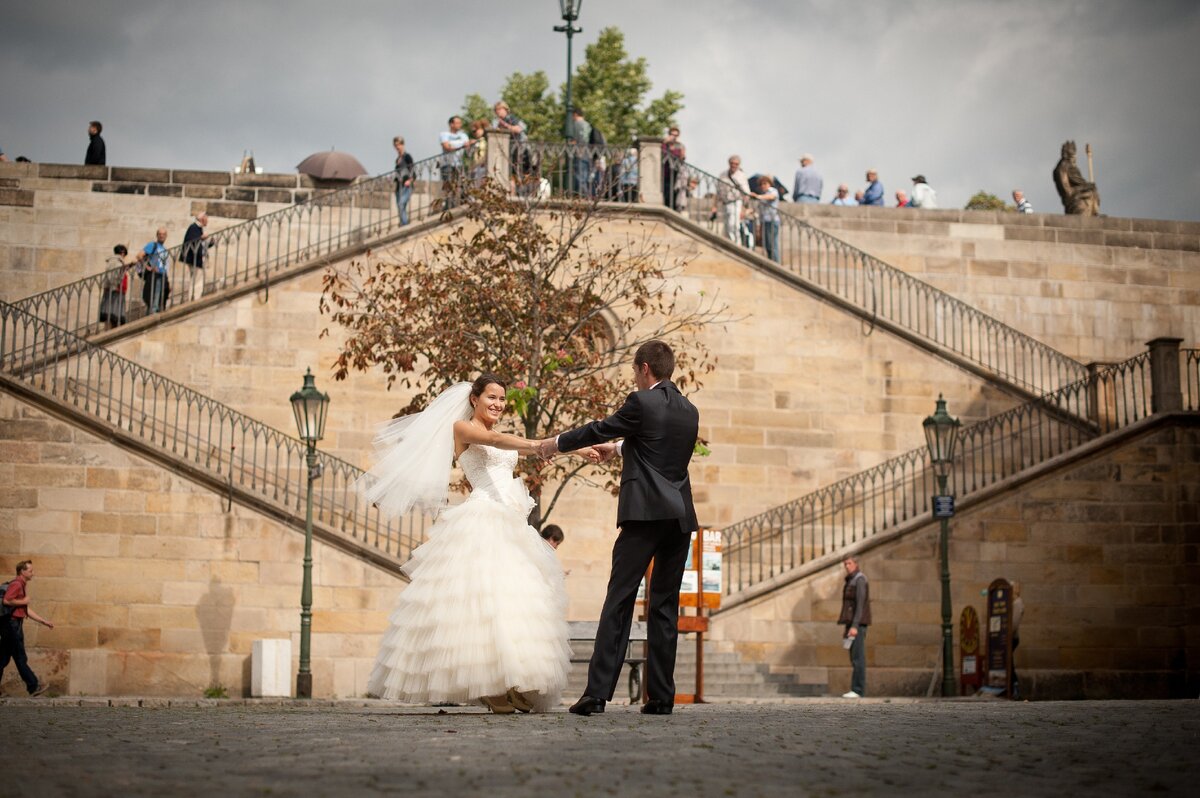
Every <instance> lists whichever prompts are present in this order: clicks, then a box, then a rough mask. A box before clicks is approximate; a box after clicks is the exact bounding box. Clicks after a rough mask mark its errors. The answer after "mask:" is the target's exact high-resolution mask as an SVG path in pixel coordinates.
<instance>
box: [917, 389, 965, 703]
mask: <svg viewBox="0 0 1200 798" xmlns="http://www.w3.org/2000/svg"><path fill="white" fill-rule="evenodd" d="M922 426H923V427H924V428H925V443H926V445H927V446H928V447H929V462H930V463H931V464H932V466H933V472H934V474H935V475H937V481H938V494H937V495H936V496H934V497H933V514H934V516H935V517H936V518H939V519H940V520H941V522H942V533H941V540H940V541H939V542H940V549H941V555H942V696H943V697H948V696H952V695H954V694H955V692H956V691H955V688H954V632H953V627H952V626H951V621H950V618H951V611H950V518H951V516H953V515H954V496H953V495H952V494H948V493H947V492H946V480H947V478H948V477H949V476H950V467H951V466H952V465H953V463H954V447H955V445H956V444H957V443H958V431H959V427H961V426H962V425H961V424H960V423H959V421H958V419H956V418H952V417H951V416H950V414H949V413H947V412H946V400H945V399H943V398H942V395H941V394H938V399H937V407H936V409H935V410H934V411H933V415H932V416H929V417H928V418H926V419H925V421H924V422H922Z"/></svg>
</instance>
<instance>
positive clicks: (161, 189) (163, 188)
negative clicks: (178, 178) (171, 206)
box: [146, 183, 183, 197]
mask: <svg viewBox="0 0 1200 798" xmlns="http://www.w3.org/2000/svg"><path fill="white" fill-rule="evenodd" d="M146 193H147V194H149V195H150V196H151V197H182V196H183V186H172V185H169V184H167V185H161V184H158V183H152V184H150V185H148V186H147V187H146Z"/></svg>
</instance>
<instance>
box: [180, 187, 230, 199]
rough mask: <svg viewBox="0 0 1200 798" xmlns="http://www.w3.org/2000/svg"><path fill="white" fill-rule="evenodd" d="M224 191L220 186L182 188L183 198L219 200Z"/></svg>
mask: <svg viewBox="0 0 1200 798" xmlns="http://www.w3.org/2000/svg"><path fill="white" fill-rule="evenodd" d="M224 194H225V189H224V188H222V187H221V186H184V187H183V196H185V197H196V198H198V199H221V198H222V197H223V196H224Z"/></svg>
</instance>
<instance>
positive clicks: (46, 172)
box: [37, 163, 108, 180]
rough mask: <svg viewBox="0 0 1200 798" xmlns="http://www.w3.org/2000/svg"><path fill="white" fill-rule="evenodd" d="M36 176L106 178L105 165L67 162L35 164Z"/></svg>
mask: <svg viewBox="0 0 1200 798" xmlns="http://www.w3.org/2000/svg"><path fill="white" fill-rule="evenodd" d="M37 174H38V177H67V178H75V179H84V180H108V167H107V166H80V165H76V164H67V163H40V164H37Z"/></svg>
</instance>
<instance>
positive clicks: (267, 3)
mask: <svg viewBox="0 0 1200 798" xmlns="http://www.w3.org/2000/svg"><path fill="white" fill-rule="evenodd" d="M0 8H2V9H3V22H4V24H3V27H0V144H2V146H3V147H4V149H5V150H6V152H7V153H8V154H9V155H10V157H11V156H15V155H19V154H24V155H27V156H29V157H31V158H34V159H35V160H47V161H67V162H75V161H80V160H82V155H83V150H84V147H85V146H86V136H85V133H84V126H85V125H86V122H87V120H89V119H92V118H99V119H102V120H104V122H105V128H106V138H107V140H108V143H109V160H110V162H112V163H117V164H128V165H146V166H178V167H185V166H187V167H197V168H215V169H227V168H230V167H231V166H233V165H234V164H235V163H236V162H237V161H238V160H239V159H240V157H241V155H242V152H243V150H245V149H248V148H250V149H253V150H254V151H255V154H256V156H257V158H258V161H259V163H260V165H263V166H265V167H266V168H268V169H271V170H278V171H290V170H292V169H293V168H294V166H295V164H296V163H298V162H299V161H300V160H301V159H302V158H303V157H305V156H306V155H308V154H309V153H311V152H313V151H316V150H320V149H326V148H328V147H330V146H336V147H337V148H338V149H342V150H346V151H349V152H352V153H354V154H355V155H356V156H358V157H359V158H360V159H361V160H362V161H363V162H364V164H366V165H367V167H368V168H369V169H370V170H372V171H382V170H384V169H386V168H387V166H388V164H389V162H390V159H389V155H388V153H389V152H390V146H389V143H390V140H391V137H392V136H393V135H395V134H397V133H399V134H402V135H404V136H405V137H406V138H407V139H408V141H409V145H410V146H409V148H410V150H411V151H412V152H413V153H414V154H415V155H417V156H418V157H419V156H424V155H431V154H433V153H434V152H435V148H436V136H437V132H438V131H439V130H441V129H442V128H443V127H444V125H445V120H446V117H448V116H449V115H450V114H451V113H454V112H455V111H457V110H458V108H459V106H460V104H461V102H462V98H463V96H464V95H465V94H466V93H468V92H472V91H478V92H480V93H481V94H483V95H485V96H487V97H493V96H494V95H495V94H496V92H497V90H498V88H499V86H500V85H501V84H502V82H503V79H504V77H505V76H506V75H508V74H509V73H511V72H513V71H517V70H519V71H523V72H529V71H533V70H536V69H543V70H545V71H546V72H547V74H548V75H549V76H550V78H551V80H552V81H553V82H554V83H556V84H557V83H558V82H560V81H561V80H562V78H563V69H564V60H565V58H564V55H565V53H564V50H565V46H564V45H565V42H564V39H563V37H562V36H561V35H560V34H555V33H553V32H552V31H551V28H552V27H553V26H554V25H555V24H556V23H558V22H559V21H560V20H558V18H557V17H558V9H557V4H556V3H554V2H551V1H550V0H523V1H522V2H494V1H492V0H476V1H474V2H468V1H466V0H445V2H442V3H430V2H427V1H426V2H411V1H408V2H396V1H395V0H391V1H389V2H383V1H381V0H378V1H377V0H343V2H340V3H333V2H328V0H292V1H290V2H283V0H262V1H261V2H255V1H254V0H238V1H237V2H235V1H234V0H213V1H212V2H197V1H195V0H193V2H187V3H184V2H146V1H144V0H124V1H122V2H116V1H115V0H100V2H95V1H93V2H61V1H60V0H43V1H42V2H16V1H15V0H6V1H5V2H3V3H0ZM580 24H582V26H583V27H584V29H585V31H584V33H583V34H582V35H581V36H579V37H577V38H576V59H577V60H578V59H579V58H580V57H581V56H582V50H583V47H584V46H585V45H586V44H587V43H589V42H592V41H594V40H595V35H596V33H597V32H598V31H599V30H600V29H601V28H603V27H606V26H609V25H616V26H618V27H620V28H621V29H622V30H623V31H624V32H625V34H626V43H627V46H628V49H629V50H630V52H631V54H633V55H635V56H645V57H646V58H647V60H648V61H649V64H650V67H651V77H652V78H653V80H654V82H655V88H654V92H655V94H657V93H660V92H661V91H662V90H663V89H664V88H667V87H670V88H674V89H678V90H680V91H682V92H684V94H685V98H686V100H685V102H686V106H687V107H686V108H685V110H684V111H683V113H682V114H681V116H680V122H681V124H682V127H683V130H684V136H683V138H684V140H685V142H686V143H687V145H688V150H689V159H690V160H692V161H693V162H695V163H697V164H698V165H700V166H701V167H703V168H707V169H709V170H710V171H717V170H719V169H720V168H721V166H722V165H723V162H724V159H725V156H727V155H728V154H729V153H731V152H734V151H737V152H739V153H740V154H741V155H742V156H743V158H744V160H745V163H746V165H747V166H749V167H751V168H752V169H754V170H756V171H769V172H775V173H779V174H780V175H781V176H782V178H783V179H784V182H785V183H790V181H791V174H792V172H793V170H794V169H795V168H796V158H797V156H799V155H800V153H801V152H804V151H811V152H813V153H814V154H815V155H816V156H817V165H818V167H819V168H820V169H821V170H822V172H823V173H824V175H825V179H826V198H828V197H829V196H830V195H831V194H832V189H833V186H835V185H836V184H837V183H838V182H842V181H845V182H847V183H849V184H850V185H851V186H852V187H855V188H858V187H860V186H861V185H862V183H863V171H864V170H865V169H866V167H868V166H875V167H878V168H879V169H880V170H881V173H882V176H883V180H884V183H885V184H886V186H887V189H888V194H889V198H890V195H891V193H892V192H893V191H895V190H896V189H899V188H904V189H908V188H910V182H909V179H908V178H909V177H910V176H911V175H914V174H916V173H918V172H922V173H924V174H926V175H927V176H928V177H929V178H930V181H931V183H933V185H934V187H935V188H936V189H937V190H938V194H939V199H940V200H941V203H942V204H943V206H947V207H950V206H960V207H961V205H962V204H963V203H964V202H965V201H966V199H967V198H968V197H969V196H970V195H971V194H972V193H974V192H975V191H976V190H978V189H986V190H989V191H992V192H994V193H997V194H1001V195H1005V196H1006V195H1007V193H1008V192H1009V191H1010V190H1011V189H1012V188H1014V187H1018V186H1019V187H1021V188H1024V189H1025V191H1026V193H1027V194H1028V195H1029V196H1030V198H1031V199H1032V200H1033V202H1034V204H1035V206H1036V207H1037V208H1038V209H1039V210H1047V211H1053V210H1057V209H1058V208H1059V207H1060V206H1059V204H1058V198H1057V196H1056V195H1055V194H1054V190H1053V187H1052V184H1051V182H1050V171H1051V169H1052V168H1053V166H1054V163H1055V161H1056V160H1057V157H1058V149H1059V146H1060V144H1061V143H1062V141H1063V140H1065V139H1068V138H1073V139H1075V140H1077V141H1078V142H1079V145H1080V149H1081V151H1082V147H1083V144H1084V143H1085V142H1089V143H1091V144H1092V145H1093V147H1094V148H1095V151H1096V172H1097V175H1096V178H1097V181H1098V182H1099V184H1100V187H1101V193H1102V197H1103V206H1104V210H1105V212H1107V213H1110V214H1114V215H1132V216H1156V217H1166V218H1187V219H1197V218H1200V201H1198V197H1200V168H1198V167H1197V158H1196V156H1195V155H1194V142H1195V141H1196V140H1197V138H1200V110H1197V105H1198V104H1197V103H1196V102H1195V100H1194V93H1195V91H1194V86H1195V85H1196V81H1197V79H1198V78H1200V56H1197V55H1196V48H1195V47H1194V41H1195V40H1196V38H1197V35H1198V34H1200V4H1198V3H1196V2H1191V1H1190V0H1188V1H1180V2H1169V1H1168V0H1147V1H1143V2H1136V1H1135V0H1126V1H1124V2H1121V1H1119V0H1086V1H1085V0H1059V1H1058V2H1048V1H1046V0H1014V1H1013V2H999V1H998V0H995V1H993V0H954V1H953V2H952V1H951V0H944V1H942V2H935V1H934V0H928V1H927V2H898V1H897V0H889V1H888V2H883V0H878V1H877V2H864V3H853V4H852V3H845V2H838V1H835V0H810V1H809V2H798V1H797V0H741V1H740V2H731V1H730V0H691V1H690V2H686V3H679V2H653V1H650V2H647V1H646V0H640V1H638V0H608V1H607V2H606V1H605V0H586V2H585V3H584V6H583V15H582V18H581V20H580ZM1081 165H1082V166H1083V168H1084V169H1085V170H1086V165H1084V164H1081Z"/></svg>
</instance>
